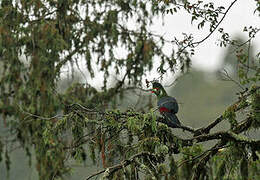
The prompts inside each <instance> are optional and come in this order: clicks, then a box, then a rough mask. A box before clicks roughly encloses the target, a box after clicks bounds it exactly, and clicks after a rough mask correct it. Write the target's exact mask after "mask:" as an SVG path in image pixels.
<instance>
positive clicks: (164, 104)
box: [152, 82, 181, 128]
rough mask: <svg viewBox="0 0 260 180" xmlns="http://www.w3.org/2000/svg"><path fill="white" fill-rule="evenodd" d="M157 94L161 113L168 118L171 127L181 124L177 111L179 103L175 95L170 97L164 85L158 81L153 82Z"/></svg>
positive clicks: (154, 91)
mask: <svg viewBox="0 0 260 180" xmlns="http://www.w3.org/2000/svg"><path fill="white" fill-rule="evenodd" d="M152 92H153V93H154V94H156V96H157V98H158V101H157V106H158V107H159V111H160V113H161V114H162V115H163V116H164V117H165V118H166V119H167V120H168V122H167V123H168V124H169V126H170V127H173V128H176V127H179V126H180V125H181V123H180V121H179V119H178V117H177V116H176V113H177V112H178V110H179V106H178V103H177V101H176V99H175V98H174V97H170V96H168V95H167V93H166V91H165V90H164V88H163V86H162V85H161V84H160V83H158V82H154V83H153V91H152Z"/></svg>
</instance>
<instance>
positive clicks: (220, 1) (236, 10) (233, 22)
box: [80, 0, 260, 87]
mask: <svg viewBox="0 0 260 180" xmlns="http://www.w3.org/2000/svg"><path fill="white" fill-rule="evenodd" d="M196 1H197V0H194V1H193V2H196ZM211 1H212V0H211ZM204 2H205V3H206V2H210V1H209V0H205V1H203V3H204ZM213 2H214V6H215V7H218V6H224V7H225V8H226V9H227V8H228V6H229V5H230V4H231V3H232V2H233V1H231V0H225V1H224V0H215V1H213ZM255 8H256V1H254V0H238V1H237V2H236V3H235V4H234V5H233V6H232V8H231V9H230V11H229V12H228V14H227V15H226V17H225V19H224V20H223V22H222V23H221V24H220V26H219V27H218V28H224V31H225V32H227V33H229V34H230V35H231V37H235V36H236V35H239V36H241V35H242V36H244V38H245V40H247V39H248V32H243V33H242V31H243V29H244V26H248V27H249V26H253V27H258V28H260V18H259V17H258V13H256V14H253V12H254V10H255ZM221 17H222V16H221ZM163 18H164V21H163V22H164V23H163V25H162V18H158V17H157V18H154V24H153V25H152V26H151V31H152V32H153V33H155V34H161V35H164V37H165V39H168V40H173V39H174V37H177V38H181V37H182V33H183V32H184V33H186V34H193V37H194V38H195V39H194V42H195V41H200V40H201V39H203V38H204V37H206V36H207V35H208V34H209V28H208V26H207V25H205V26H204V28H203V29H199V30H198V28H197V22H196V21H194V22H193V25H192V24H191V16H190V15H189V14H188V13H187V12H185V11H184V10H179V11H178V12H177V13H174V14H170V13H169V14H165V15H164V17H163ZM198 22H200V21H198ZM133 26H134V24H133ZM259 34H260V33H258V34H257V36H256V38H254V39H253V41H252V43H251V46H254V50H255V52H254V54H256V53H257V52H259V49H260V48H259V47H260V35H259ZM220 36H221V34H220V33H219V32H218V31H217V30H216V31H215V32H214V33H213V34H212V35H211V36H210V38H208V39H207V40H206V41H204V42H203V43H202V44H200V45H199V46H198V47H196V48H195V55H194V56H193V57H192V60H193V61H192V65H193V67H195V68H199V69H202V70H204V71H214V70H216V69H218V67H219V66H220V65H221V62H222V58H223V56H224V52H225V48H224V47H219V46H217V40H218V39H219V38H220ZM170 49H171V48H170V45H169V48H168V47H166V48H165V50H166V52H167V50H170ZM116 55H120V56H126V54H124V50H123V49H120V50H119V51H117V52H116ZM157 62H158V61H157ZM80 64H81V63H80ZM156 64H157V63H156V60H155V64H154V67H155V68H154V70H153V71H152V72H151V73H149V74H147V77H146V78H147V79H148V80H152V79H154V78H158V77H159V74H158V73H157V72H156V68H157V67H158V66H156ZM158 64H159V63H158ZM84 66H85V63H84V62H83V63H82V64H81V67H82V68H81V76H82V78H83V81H85V82H86V77H88V75H86V71H85V68H83V67H84ZM94 69H95V74H96V75H95V78H94V79H92V80H89V79H88V82H89V83H91V84H92V83H95V84H96V85H97V87H101V86H102V85H103V80H101V79H100V78H99V77H102V76H103V74H102V75H101V74H100V73H97V72H98V71H99V70H98V68H97V67H95V68H94ZM83 73H84V75H83ZM117 78H118V79H120V77H117ZM97 79H98V80H97ZM164 81H165V82H168V83H169V82H172V81H173V75H172V74H171V73H166V75H164ZM168 83H167V84H168ZM144 84H145V83H144Z"/></svg>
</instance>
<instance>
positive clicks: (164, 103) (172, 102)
mask: <svg viewBox="0 0 260 180" xmlns="http://www.w3.org/2000/svg"><path fill="white" fill-rule="evenodd" d="M157 105H158V106H159V108H166V109H168V110H169V111H170V112H173V113H177V112H178V110H179V106H178V103H177V101H176V99H175V98H174V97H170V96H165V97H162V98H160V99H159V100H158V103H157Z"/></svg>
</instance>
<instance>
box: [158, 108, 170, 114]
mask: <svg viewBox="0 0 260 180" xmlns="http://www.w3.org/2000/svg"><path fill="white" fill-rule="evenodd" d="M159 111H160V113H163V112H170V110H169V109H167V108H166V107H160V108H159Z"/></svg>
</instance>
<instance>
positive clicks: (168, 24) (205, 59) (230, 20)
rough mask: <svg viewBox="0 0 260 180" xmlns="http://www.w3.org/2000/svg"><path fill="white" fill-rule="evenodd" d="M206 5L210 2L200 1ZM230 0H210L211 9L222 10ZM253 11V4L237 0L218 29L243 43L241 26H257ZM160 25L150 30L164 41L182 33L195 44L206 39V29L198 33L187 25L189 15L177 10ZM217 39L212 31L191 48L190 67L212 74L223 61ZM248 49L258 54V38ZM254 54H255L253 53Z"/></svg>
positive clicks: (259, 36)
mask: <svg viewBox="0 0 260 180" xmlns="http://www.w3.org/2000/svg"><path fill="white" fill-rule="evenodd" d="M203 2H205V3H206V2H210V1H203ZM231 2H232V1H228V0H226V1H223V0H216V1H214V5H215V7H217V6H224V7H225V8H226V9H227V7H228V6H229V5H230V3H231ZM255 8H256V2H255V1H253V0H251V1H248V0H239V1H238V2H236V3H235V4H234V5H233V7H232V8H231V9H230V11H229V12H228V14H227V15H226V17H225V19H224V20H223V22H222V23H221V24H220V26H219V28H224V31H225V32H227V33H229V34H230V35H231V36H232V37H234V35H243V36H244V38H245V39H246V40H247V38H248V33H247V32H244V33H241V32H242V31H243V29H244V26H248V27H249V26H253V27H258V28H259V27H260V18H259V17H258V14H257V13H256V14H253V12H254V10H255ZM164 18H165V21H164V22H165V23H164V26H161V25H160V24H161V23H160V22H161V21H160V20H159V19H157V21H158V22H155V24H154V25H153V27H152V30H153V31H155V32H160V34H164V35H165V38H166V39H169V40H172V39H173V37H174V36H177V37H181V34H182V32H185V33H187V34H190V33H192V34H193V36H194V38H195V41H199V40H201V39H203V38H204V37H206V36H207V34H208V33H209V29H208V28H207V26H205V27H204V28H203V29H200V30H198V29H197V24H196V22H195V21H194V22H193V25H192V24H191V16H190V15H189V14H188V13H186V12H185V11H178V13H174V14H173V15H171V14H168V15H166V16H165V17H164ZM219 38H220V33H219V32H218V31H217V30H216V31H215V32H214V33H213V34H212V35H211V36H210V38H208V39H207V40H206V41H204V42H203V43H202V44H200V45H199V46H198V47H197V48H195V55H194V56H193V57H192V60H193V61H192V64H193V65H194V67H196V68H202V69H203V70H206V71H212V70H215V69H217V68H218V67H219V65H220V64H221V59H222V58H223V50H225V48H224V47H219V46H217V44H216V42H217V39H219ZM251 46H254V47H255V51H259V47H260V35H259V33H258V34H257V36H256V38H255V39H254V40H253V42H252V44H251ZM254 53H256V52H254Z"/></svg>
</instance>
